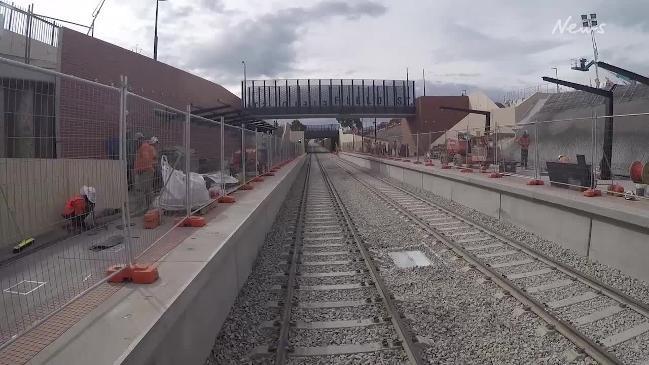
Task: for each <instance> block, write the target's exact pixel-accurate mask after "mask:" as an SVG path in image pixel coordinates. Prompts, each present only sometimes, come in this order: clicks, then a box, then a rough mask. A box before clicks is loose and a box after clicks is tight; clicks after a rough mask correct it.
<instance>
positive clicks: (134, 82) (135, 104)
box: [58, 29, 241, 159]
mask: <svg viewBox="0 0 649 365" xmlns="http://www.w3.org/2000/svg"><path fill="white" fill-rule="evenodd" d="M60 49H61V61H60V71H61V72H62V73H64V74H69V75H74V76H77V77H81V78H84V79H87V80H92V81H96V82H99V83H102V84H106V85H114V86H118V85H119V84H120V76H121V75H126V76H127V77H128V84H129V90H130V91H131V92H132V93H134V94H137V95H140V96H143V97H146V98H149V99H152V100H155V101H157V102H159V103H162V104H165V105H167V106H170V107H172V108H176V109H179V110H180V111H184V110H185V109H186V105H187V104H192V105H193V106H194V108H209V107H214V106H219V105H223V104H229V105H233V106H235V107H237V108H238V107H240V105H241V101H240V99H239V98H238V97H237V96H236V95H234V94H232V93H230V92H229V91H228V90H226V89H225V88H224V87H222V86H220V85H218V84H215V83H213V82H210V81H208V80H206V79H203V78H200V77H198V76H195V75H192V74H190V73H188V72H185V71H182V70H179V69H177V68H174V67H172V66H169V65H166V64H164V63H161V62H156V61H154V60H152V59H151V58H148V57H145V56H143V55H140V54H137V53H134V52H131V51H129V50H126V49H123V48H121V47H118V46H115V45H113V44H110V43H107V42H104V41H102V40H99V39H96V38H92V37H88V36H86V35H84V34H81V33H79V32H76V31H73V30H69V29H63V30H62V32H61V44H60ZM59 85H60V89H59V95H60V99H59V100H60V102H59V103H60V104H59V106H60V107H59V115H58V128H59V138H58V150H59V157H63V158H100V159H101V158H107V157H108V151H109V148H108V143H109V140H111V139H115V138H116V137H117V136H118V133H119V105H120V104H119V92H117V91H115V90H110V89H107V88H102V87H99V86H93V85H89V84H87V83H84V82H80V81H75V80H71V79H64V80H61V82H60V83H59ZM127 105H128V108H127V109H128V112H129V114H128V116H127V131H129V132H131V133H136V132H141V133H143V134H144V135H145V136H146V137H147V138H148V137H151V136H156V137H158V138H159V139H160V146H159V149H166V148H171V147H173V146H178V145H182V143H183V128H184V127H183V122H184V117H181V118H175V117H164V116H162V117H161V111H163V113H162V114H165V113H164V110H165V108H164V107H161V106H159V105H157V104H155V103H151V102H147V101H144V100H142V99H139V98H136V97H129V99H128V101H127ZM169 112H171V113H174V111H169ZM165 115H166V114H165ZM218 133H219V132H218V128H217V126H209V125H202V126H197V125H194V123H193V124H192V128H191V136H192V138H191V139H192V141H191V144H192V148H194V149H195V150H196V155H195V156H193V158H195V159H213V158H214V155H215V154H217V153H218V151H219V148H218V136H219V134H218Z"/></svg>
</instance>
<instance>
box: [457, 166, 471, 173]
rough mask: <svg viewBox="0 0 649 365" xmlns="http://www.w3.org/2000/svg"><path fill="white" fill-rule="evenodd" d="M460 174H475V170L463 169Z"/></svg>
mask: <svg viewBox="0 0 649 365" xmlns="http://www.w3.org/2000/svg"><path fill="white" fill-rule="evenodd" d="M460 172H464V173H465V174H470V173H472V172H473V169H472V168H469V167H465V168H463V169H461V170H460Z"/></svg>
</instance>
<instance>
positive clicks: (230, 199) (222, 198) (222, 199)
mask: <svg viewBox="0 0 649 365" xmlns="http://www.w3.org/2000/svg"><path fill="white" fill-rule="evenodd" d="M236 201H237V200H236V199H235V198H234V197H233V196H229V195H223V196H220V197H219V203H226V204H232V203H234V202H236Z"/></svg>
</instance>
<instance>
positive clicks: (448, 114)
mask: <svg viewBox="0 0 649 365" xmlns="http://www.w3.org/2000/svg"><path fill="white" fill-rule="evenodd" d="M415 105H416V107H417V115H416V116H415V119H414V121H412V122H411V123H412V125H411V127H412V131H413V133H417V132H418V133H426V132H437V131H443V130H445V129H449V128H451V127H453V126H454V125H455V124H457V122H459V121H460V120H462V118H464V117H466V116H467V113H463V112H456V111H449V110H441V109H440V108H439V107H440V106H451V107H456V108H469V97H468V96H421V97H419V98H417V100H416V101H415Z"/></svg>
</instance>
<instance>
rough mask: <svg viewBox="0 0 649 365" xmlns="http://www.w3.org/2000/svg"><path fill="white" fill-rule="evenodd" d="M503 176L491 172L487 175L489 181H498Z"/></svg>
mask: <svg viewBox="0 0 649 365" xmlns="http://www.w3.org/2000/svg"><path fill="white" fill-rule="evenodd" d="M503 176H505V175H503V174H501V173H500V172H492V173H491V174H489V178H491V179H499V178H501V177H503Z"/></svg>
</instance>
